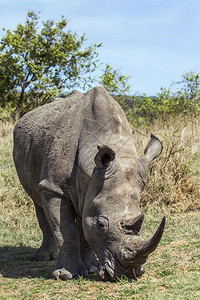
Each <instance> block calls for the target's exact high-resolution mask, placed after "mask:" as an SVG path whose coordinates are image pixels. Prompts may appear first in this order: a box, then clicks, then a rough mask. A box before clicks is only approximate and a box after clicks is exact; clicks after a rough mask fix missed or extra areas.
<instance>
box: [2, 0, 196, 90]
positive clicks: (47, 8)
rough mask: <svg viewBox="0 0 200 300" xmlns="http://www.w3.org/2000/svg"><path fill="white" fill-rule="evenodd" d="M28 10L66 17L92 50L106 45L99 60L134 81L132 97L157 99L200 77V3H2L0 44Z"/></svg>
mask: <svg viewBox="0 0 200 300" xmlns="http://www.w3.org/2000/svg"><path fill="white" fill-rule="evenodd" d="M29 10H34V11H35V12H40V13H41V19H42V20H47V19H54V20H59V19H60V17H61V15H63V16H64V17H65V18H67V19H68V20H69V24H68V28H69V29H71V30H72V31H76V32H77V33H78V34H79V35H82V34H83V33H85V34H86V37H87V39H88V43H89V44H91V43H100V42H102V44H103V47H102V48H101V49H99V54H100V55H99V58H100V60H101V61H103V62H104V63H109V64H110V65H112V66H113V67H115V68H116V69H120V71H121V73H124V74H126V75H130V76H131V79H130V80H129V82H130V84H131V92H130V94H143V93H146V94H148V95H155V94H156V93H158V92H159V91H160V88H161V86H162V87H169V85H170V84H171V83H172V82H174V81H178V80H180V79H181V76H182V74H183V73H184V72H187V71H195V72H200V70H199V67H200V0H123V1H122V0H120V1H119V0H35V1H34V0H28V1H27V0H21V1H20V0H18V1H16V0H0V38H1V37H2V35H3V31H2V30H1V29H2V28H3V27H5V28H6V29H14V28H15V27H16V25H17V24H18V23H19V22H21V23H23V22H24V21H25V18H26V14H27V12H28V11H29Z"/></svg>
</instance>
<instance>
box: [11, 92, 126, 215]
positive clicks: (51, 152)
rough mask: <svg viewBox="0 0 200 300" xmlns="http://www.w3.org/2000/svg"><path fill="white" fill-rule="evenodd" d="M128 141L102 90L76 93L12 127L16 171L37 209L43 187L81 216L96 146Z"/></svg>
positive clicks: (120, 113) (112, 103)
mask: <svg viewBox="0 0 200 300" xmlns="http://www.w3.org/2000/svg"><path fill="white" fill-rule="evenodd" d="M130 136H131V129H130V127H129V125H128V121H127V119H126V117H125V115H124V113H123V111H122V109H121V108H120V106H119V105H118V103H117V102H116V101H115V100H113V99H112V98H111V97H110V96H109V95H108V94H107V92H106V91H105V89H103V88H100V87H96V88H93V89H91V90H90V91H89V92H88V93H87V94H86V95H82V94H81V93H79V92H77V91H75V92H73V93H72V94H71V95H70V96H68V97H67V98H65V99H61V100H55V101H54V102H52V103H50V104H46V105H44V106H42V107H39V108H37V109H35V110H33V111H31V112H29V113H27V114H26V115H25V116H23V117H22V119H21V120H20V121H19V122H18V123H17V125H16V128H15V131H14V161H15V164H16V169H17V172H18V175H19V178H20V180H21V182H22V184H23V186H24V188H25V190H26V191H27V192H28V193H29V194H30V196H31V197H32V198H33V200H34V201H36V202H37V203H38V204H40V199H38V198H39V190H40V188H46V189H50V190H53V191H55V192H56V193H58V194H61V195H65V196H67V197H69V198H70V199H71V200H72V201H73V202H74V206H75V207H76V209H77V211H81V210H82V208H81V207H82V206H83V202H84V195H85V193H86V189H87V183H88V180H89V178H90V176H91V174H92V171H93V169H94V167H95V164H94V157H95V155H96V153H97V144H109V143H110V146H113V147H115V148H116V144H117V143H120V137H123V138H124V139H127V137H128V138H129V137H130ZM78 202H79V203H78ZM77 203H78V204H77Z"/></svg>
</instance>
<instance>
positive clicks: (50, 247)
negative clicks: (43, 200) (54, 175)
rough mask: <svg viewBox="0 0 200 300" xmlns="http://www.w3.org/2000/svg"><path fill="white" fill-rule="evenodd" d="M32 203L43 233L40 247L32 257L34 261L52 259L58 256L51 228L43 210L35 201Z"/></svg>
mask: <svg viewBox="0 0 200 300" xmlns="http://www.w3.org/2000/svg"><path fill="white" fill-rule="evenodd" d="M34 204H35V210H36V215H37V218H38V223H39V226H40V228H41V230H42V234H43V241H42V244H41V246H40V248H39V249H38V250H37V251H36V252H35V254H34V256H33V259H34V260H36V261H44V260H54V259H56V258H57V256H58V248H57V246H56V243H55V240H54V237H53V234H52V231H51V228H50V226H49V224H48V221H47V219H46V216H45V213H44V210H43V209H42V208H41V207H40V206H38V205H37V204H36V203H34Z"/></svg>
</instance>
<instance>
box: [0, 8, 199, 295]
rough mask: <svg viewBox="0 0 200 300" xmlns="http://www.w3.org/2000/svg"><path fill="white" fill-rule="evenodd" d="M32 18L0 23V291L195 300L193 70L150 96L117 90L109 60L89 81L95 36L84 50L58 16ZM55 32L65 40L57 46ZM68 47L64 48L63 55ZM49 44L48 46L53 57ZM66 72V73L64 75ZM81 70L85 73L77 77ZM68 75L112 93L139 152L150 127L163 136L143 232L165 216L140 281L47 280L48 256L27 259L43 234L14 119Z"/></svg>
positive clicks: (59, 87) (122, 83) (118, 80)
mask: <svg viewBox="0 0 200 300" xmlns="http://www.w3.org/2000/svg"><path fill="white" fill-rule="evenodd" d="M38 21H39V19H38V16H37V15H36V14H34V13H32V12H30V13H29V14H28V16H27V20H26V24H25V25H21V24H19V25H18V27H17V29H16V31H14V32H11V31H9V30H8V31H6V34H5V37H4V38H3V39H2V41H1V47H0V61H1V64H0V100H1V105H0V119H1V122H0V299H42V298H43V299H63V298H64V299H199V298H200V281H199V275H200V255H199V249H200V115H199V113H200V76H199V74H196V73H194V72H186V73H185V74H183V76H182V79H181V80H180V82H178V83H176V84H174V85H173V86H171V87H170V88H168V89H161V91H160V93H158V95H156V96H155V97H148V96H142V97H139V98H138V97H134V96H133V97H130V96H124V93H125V92H127V90H128V77H127V76H125V75H121V74H120V72H118V71H117V70H115V69H114V68H112V67H111V66H109V65H106V68H105V71H104V72H103V74H102V75H101V78H99V79H95V75H94V74H95V73H93V72H92V71H93V70H94V69H95V68H96V67H97V65H98V63H99V62H97V60H98V58H97V57H98V53H97V49H98V47H99V46H100V44H98V45H93V46H92V45H91V46H89V48H88V47H86V48H85V49H82V48H81V47H82V46H83V43H84V40H85V37H84V36H82V37H78V36H77V35H76V34H72V33H71V32H68V33H66V32H65V31H64V29H65V28H66V25H67V23H66V20H65V19H64V18H63V19H62V20H61V21H59V22H57V23H54V22H51V21H47V22H44V23H43V27H42V29H41V27H40V29H41V31H40V32H38V30H39V29H38V27H37V26H38ZM19 38H20V39H19ZM61 38H62V39H63V40H62V41H63V44H62V43H61V44H59V43H60V41H61ZM18 39H19V40H18ZM69 40H70V41H71V46H70V47H71V48H70V49H71V50H70V49H69V44H68V43H69ZM64 41H65V42H64ZM61 45H62V47H63V48H62V47H61ZM66 45H68V46H67V47H68V50H69V53H68V54H66V53H65V54H66V55H67V56H65V55H64V56H63V57H62V55H63V52H62V51H66V48H65V49H64V47H65V46H66ZM51 47H52V48H51ZM73 47H74V48H73ZM50 49H51V50H52V51H55V52H54V54H56V55H54V56H56V57H55V58H54V59H55V60H56V61H53V57H52V56H51V53H49V52H50V51H48V50H50ZM81 49H82V50H81ZM25 50H26V51H25ZM59 51H60V52H59ZM70 51H71V52H70ZM41 53H42V57H39V55H40V54H41ZM62 59H63V60H62ZM49 60H50V62H51V66H50V68H49V69H48V67H47V66H48V63H49ZM64 64H67V68H66V70H65V69H64ZM83 64H84V66H83ZM11 66H12V67H13V68H11ZM5 70H7V72H6V74H7V75H6V74H5ZM69 70H70V72H71V73H68V74H67V73H66V74H64V72H69ZM48 72H50V73H48ZM61 74H62V76H61ZM84 74H85V75H84ZM65 76H66V77H65ZM70 76H71V79H70ZM79 77H81V78H82V79H83V78H84V80H83V82H82V83H81V82H80V81H78V78H79ZM75 78H76V79H77V81H76V80H75V82H74V83H75V84H76V85H79V86H81V84H82V87H83V85H84V84H85V83H88V82H89V83H91V82H94V80H98V81H99V83H100V84H102V85H103V86H104V87H106V89H107V90H108V91H109V92H110V93H111V94H112V95H113V96H114V97H115V98H116V100H117V101H118V102H119V103H120V105H121V106H122V108H123V109H124V111H125V113H126V115H127V118H128V120H129V122H130V124H131V126H132V129H133V134H134V136H135V141H136V145H137V148H138V151H139V153H140V154H141V155H142V153H143V151H144V148H145V146H146V144H147V142H148V140H149V136H150V133H151V132H153V133H154V134H155V135H157V136H158V137H159V138H160V140H161V141H162V142H163V146H164V148H163V153H162V155H161V156H160V157H159V158H158V159H156V160H155V162H153V164H152V166H151V167H150V169H149V172H148V180H147V185H146V188H145V190H144V191H143V194H142V201H141V207H142V211H143V212H144V213H145V222H144V235H145V236H144V237H145V238H147V237H149V236H151V234H153V233H154V231H155V228H157V225H158V224H159V222H160V220H161V218H162V216H163V215H166V217H167V219H166V220H167V221H166V230H165V232H164V235H163V238H162V240H161V242H160V244H159V247H158V248H157V250H156V251H155V252H154V253H153V254H152V255H151V256H150V258H149V260H148V263H147V265H146V273H145V274H144V275H143V276H142V277H141V279H139V280H138V281H137V282H135V281H128V280H127V279H126V278H120V279H119V280H118V281H117V282H115V283H108V282H101V281H100V277H99V276H98V274H95V275H91V276H90V277H89V278H88V279H83V278H79V279H77V280H72V281H68V282H63V281H61V280H57V281H54V280H52V279H51V269H52V268H53V265H54V262H35V261H32V256H33V253H34V251H35V250H36V249H37V248H38V247H39V246H40V242H41V237H42V236H41V232H40V229H39V226H38V224H37V220H36V217H35V212H34V208H33V204H32V201H31V200H30V198H29V197H28V196H27V194H26V193H25V192H24V190H23V188H22V186H21V184H20V183H19V180H18V178H17V175H16V172H15V168H14V165H13V160H12V143H13V142H12V131H13V127H14V122H13V120H14V121H15V119H16V118H17V117H18V116H19V115H21V114H23V113H25V112H26V111H28V110H30V109H33V108H34V107H36V106H38V105H41V104H43V103H46V102H48V101H52V97H53V96H55V95H57V94H59V93H61V92H63V88H64V86H65V84H66V82H68V84H69V87H70V85H72V84H73V81H74V79H75ZM70 80H71V81H70ZM90 80H91V81H90ZM58 83H59V84H58ZM65 87H66V86H65ZM65 92H66V90H64V93H65ZM22 96H23V97H22ZM22 98H23V101H21V100H20V99H22ZM55 101H56V100H55Z"/></svg>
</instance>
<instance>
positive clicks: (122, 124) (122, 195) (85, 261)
mask: <svg viewBox="0 0 200 300" xmlns="http://www.w3.org/2000/svg"><path fill="white" fill-rule="evenodd" d="M161 152H162V144H161V142H160V141H159V140H158V139H157V138H156V137H155V136H153V135H152V136H151V140H150V142H149V143H148V145H147V147H146V149H145V152H144V156H143V157H142V158H140V157H139V156H138V154H137V151H136V147H135V143H134V139H133V136H132V131H131V129H130V126H129V124H128V121H127V119H126V117H125V114H124V112H123V110H122V109H121V107H120V106H119V105H118V103H117V102H116V101H115V100H114V99H113V98H111V97H110V96H109V95H108V93H107V92H106V91H105V89H103V88H101V87H95V88H93V89H91V90H90V91H89V92H88V93H87V94H85V95H83V94H81V93H80V92H78V91H74V92H72V93H71V94H70V95H69V96H68V97H66V98H65V99H57V100H54V101H53V102H52V103H50V104H45V105H43V106H41V107H39V108H36V109H34V110H33V111H31V112H29V113H27V114H26V115H24V116H23V117H22V118H21V119H20V120H19V121H18V123H17V125H16V127H15V130H14V162H15V166H16V170H17V173H18V176H19V179H20V181H21V183H22V185H23V187H24V189H25V190H26V192H27V193H28V194H29V195H30V197H31V198H32V199H33V201H34V205H35V209H36V214H37V218H38V222H39V225H40V228H41V230H42V233H43V241H42V245H41V247H40V248H39V249H38V250H37V251H36V253H35V256H34V258H35V259H36V260H45V259H47V260H49V259H55V258H57V261H56V266H55V269H54V270H53V277H54V278H58V277H60V278H61V279H63V280H67V279H71V278H76V277H78V276H80V275H82V276H87V274H88V272H92V271H94V270H95V266H97V262H98V263H99V269H100V276H101V278H102V279H103V280H111V281H112V280H115V278H116V277H119V276H121V275H125V276H127V277H129V278H134V279H136V277H137V276H140V275H141V274H142V273H143V264H144V263H145V262H146V260H147V257H148V255H149V254H150V253H151V252H152V251H154V250H155V248H156V247H157V245H158V243H159V241H160V239H161V237H162V233H163V230H164V224H165V217H164V218H163V220H162V222H161V224H160V226H159V228H158V229H157V231H156V233H155V234H154V236H153V237H152V238H151V239H149V240H147V241H144V240H143V239H142V237H141V231H142V223H143V218H144V216H143V214H141V212H140V195H141V192H142V190H143V188H144V185H145V178H146V173H147V169H148V166H149V164H150V163H151V162H152V160H153V159H154V158H156V157H157V156H158V155H160V153H161ZM96 256H97V258H98V259H97V260H96V258H95V257H96Z"/></svg>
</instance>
